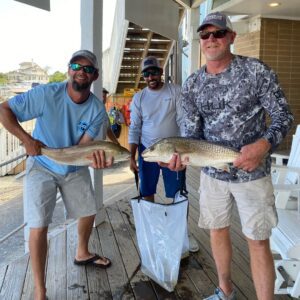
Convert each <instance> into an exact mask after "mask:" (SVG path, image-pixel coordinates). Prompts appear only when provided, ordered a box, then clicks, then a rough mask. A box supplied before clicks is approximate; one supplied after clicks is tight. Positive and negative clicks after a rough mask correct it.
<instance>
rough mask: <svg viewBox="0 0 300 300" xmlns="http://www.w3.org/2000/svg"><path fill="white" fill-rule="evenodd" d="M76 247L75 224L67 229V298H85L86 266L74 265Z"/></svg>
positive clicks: (83, 299) (86, 291) (86, 289)
mask: <svg viewBox="0 0 300 300" xmlns="http://www.w3.org/2000/svg"><path fill="white" fill-rule="evenodd" d="M76 247H77V226H76V225H73V226H70V227H68V229H67V299H68V300H72V299H82V300H85V299H86V300H87V299H88V298H89V295H88V283H87V276H86V268H85V267H83V266H76V265H74V258H75V253H76Z"/></svg>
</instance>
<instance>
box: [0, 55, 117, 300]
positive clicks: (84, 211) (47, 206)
mask: <svg viewBox="0 0 300 300" xmlns="http://www.w3.org/2000/svg"><path fill="white" fill-rule="evenodd" d="M68 75H69V80H68V81H67V82H62V83H54V84H47V85H40V86H38V87H35V88H33V89H32V90H30V91H28V92H26V93H24V94H21V95H17V96H15V97H14V98H12V99H10V100H9V101H7V102H4V103H3V104H2V105H1V106H0V121H1V122H2V124H3V126H4V127H5V128H6V129H7V130H8V131H10V132H11V133H12V134H14V135H15V136H16V137H18V138H19V139H20V140H21V141H22V143H23V144H24V147H25V149H26V153H27V154H28V155H29V157H28V159H27V163H26V181H25V184H24V216H25V221H26V222H27V224H28V227H29V228H30V236H29V250H30V257H31V262H32V270H33V276H34V285H35V292H34V297H35V299H46V287H45V282H44V272H45V262H46V254H47V231H48V225H49V224H50V223H51V221H52V214H53V211H54V207H55V203H56V194H57V190H59V191H60V193H61V195H62V198H63V201H64V204H65V208H66V212H67V217H69V218H79V221H78V247H77V252H76V256H75V260H74V263H75V264H76V265H86V264H93V265H94V266H97V267H101V268H107V267H108V266H109V265H110V264H111V262H110V260H109V259H108V258H105V257H100V256H98V255H97V254H92V253H90V252H89V250H88V241H89V237H90V234H91V230H92V226H93V223H94V218H95V215H96V213H97V210H98V207H97V203H96V201H95V197H94V192H93V188H92V184H91V178H90V174H89V171H88V168H87V167H75V166H65V165H60V164H57V163H55V162H53V161H51V160H50V159H48V158H47V157H45V156H43V155H40V154H41V147H42V146H43V145H46V146H48V147H52V148H62V147H68V146H72V145H76V144H84V143H88V142H90V141H92V140H93V139H94V138H96V136H97V135H98V133H99V129H100V127H101V125H102V123H103V122H104V121H105V120H106V117H105V116H106V112H105V108H104V105H103V103H102V101H100V100H99V99H98V98H97V97H96V96H95V95H94V94H93V93H91V91H90V88H91V84H92V83H93V82H94V81H95V80H96V79H97V78H98V76H99V71H98V62H97V58H96V56H95V55H94V54H93V53H92V52H90V51H88V50H79V51H77V52H75V53H74V54H73V55H72V58H71V60H70V62H69V68H68ZM31 119H36V125H35V129H34V131H33V133H32V136H31V135H30V134H28V133H27V132H26V131H25V130H24V129H23V128H22V127H21V126H20V124H19V122H23V121H27V120H31ZM112 161H113V160H112V158H110V159H109V160H106V159H105V153H104V151H95V152H94V153H93V159H92V161H91V166H92V167H93V168H100V169H102V168H105V167H108V166H110V165H111V164H112Z"/></svg>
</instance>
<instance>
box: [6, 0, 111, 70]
mask: <svg viewBox="0 0 300 300" xmlns="http://www.w3.org/2000/svg"><path fill="white" fill-rule="evenodd" d="M115 3H116V0H103V11H104V13H103V26H104V28H103V49H104V50H105V49H106V48H108V47H109V43H110V37H111V29H112V23H113V18H114V9H115ZM50 8H51V11H50V12H49V11H45V10H42V9H38V8H35V7H31V6H30V5H27V4H24V3H21V2H17V1H14V0H0V30H1V46H0V73H6V72H9V71H13V70H16V69H18V68H19V64H20V63H21V62H25V61H34V62H35V63H37V64H38V65H39V66H40V67H42V68H45V67H48V68H49V74H52V73H54V72H55V71H60V72H63V73H64V72H66V71H67V63H68V61H69V59H70V57H71V55H72V53H73V52H75V51H76V50H78V49H80V41H81V28H80V0H50Z"/></svg>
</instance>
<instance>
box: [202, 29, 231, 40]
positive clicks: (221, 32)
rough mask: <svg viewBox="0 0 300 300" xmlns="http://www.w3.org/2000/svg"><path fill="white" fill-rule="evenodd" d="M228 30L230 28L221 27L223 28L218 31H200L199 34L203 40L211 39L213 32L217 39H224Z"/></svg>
mask: <svg viewBox="0 0 300 300" xmlns="http://www.w3.org/2000/svg"><path fill="white" fill-rule="evenodd" d="M227 32H228V30H226V29H221V30H216V31H200V34H199V35H200V39H202V40H207V39H209V37H210V35H211V34H212V35H213V37H214V38H216V39H222V38H223V37H225V35H226V33H227Z"/></svg>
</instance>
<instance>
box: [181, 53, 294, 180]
mask: <svg viewBox="0 0 300 300" xmlns="http://www.w3.org/2000/svg"><path fill="white" fill-rule="evenodd" d="M181 97H182V99H181V101H182V105H183V113H184V117H183V122H182V124H181V135H182V136H186V137H192V138H198V139H205V140H209V141H213V142H217V143H220V144H222V145H225V146H230V147H233V148H235V149H238V150H240V149H241V147H242V146H244V145H247V144H250V143H253V142H255V141H256V140H258V139H259V138H265V139H266V140H268V141H269V142H270V143H271V145H272V149H274V148H275V147H276V146H277V145H278V144H279V143H280V142H281V141H282V139H283V138H284V137H285V136H286V134H287V132H288V130H289V129H290V127H291V125H292V122H293V115H292V114H291V112H290V109H289V106H288V104H287V101H286V98H285V96H284V93H283V91H282V89H281V87H280V86H279V84H278V80H277V76H276V74H275V73H274V71H272V70H271V69H270V68H269V67H268V66H267V65H265V64H264V63H263V62H261V61H259V60H257V59H255V58H249V57H243V56H234V58H233V60H232V62H231V63H230V65H229V66H228V67H227V69H226V70H224V71H223V72H222V73H219V74H208V73H206V71H205V66H204V67H202V68H200V69H199V70H198V71H197V72H195V73H194V74H192V75H191V76H190V77H189V78H188V79H187V80H186V82H185V83H184V86H183V89H182V96H181ZM266 113H267V114H269V116H270V118H271V123H270V125H269V126H268V127H267V125H266ZM230 169H231V171H230V173H228V172H224V171H221V170H217V169H215V168H213V167H205V168H203V171H204V172H205V173H206V174H207V175H209V176H211V177H214V178H216V179H220V180H224V181H230V182H246V181H250V180H255V179H259V178H261V177H264V176H266V175H268V174H270V169H271V158H270V156H268V157H267V158H266V159H265V160H264V162H263V164H262V165H261V166H259V167H258V168H257V169H256V170H254V171H253V172H245V171H243V170H241V169H236V168H234V167H233V166H232V167H231V168H230Z"/></svg>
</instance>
